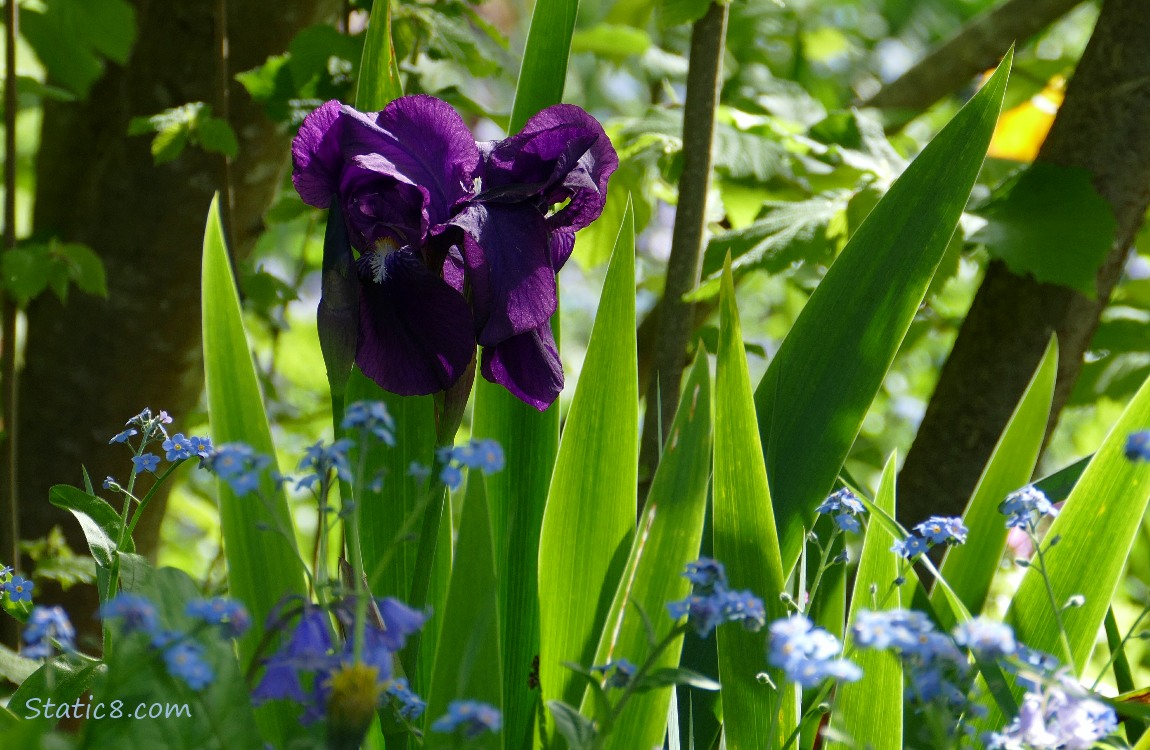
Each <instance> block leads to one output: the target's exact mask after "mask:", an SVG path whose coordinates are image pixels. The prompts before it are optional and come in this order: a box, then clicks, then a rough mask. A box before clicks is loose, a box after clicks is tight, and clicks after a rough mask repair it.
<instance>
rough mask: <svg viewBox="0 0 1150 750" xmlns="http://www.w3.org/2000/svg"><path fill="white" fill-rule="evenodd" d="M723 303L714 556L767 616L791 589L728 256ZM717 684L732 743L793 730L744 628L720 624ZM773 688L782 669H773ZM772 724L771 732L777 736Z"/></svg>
mask: <svg viewBox="0 0 1150 750" xmlns="http://www.w3.org/2000/svg"><path fill="white" fill-rule="evenodd" d="M720 300H721V301H720V306H719V310H720V312H719V316H720V317H719V329H720V330H719V351H718V365H717V370H716V376H715V485H714V486H715V498H714V501H713V502H714V539H715V559H717V560H719V561H720V562H722V563H723V564H724V565H726V567H727V574H728V576H729V577H730V582H731V586H732V587H734V588H735V589H737V590H741V589H750V590H751V591H752V592H753V593H754V594H755V595H756V596H759V597H762V599H763V602H764V604H765V605H766V608H767V618H768V620H775V619H778V618H781V617H786V615H787V613H786V608H785V607H784V606H783V603H782V602H781V601H780V600H779V594H781V593H782V592H784V591H785V590H786V588H785V583H786V578H785V576H784V574H783V563H782V560H781V558H780V556H779V538H778V534H777V532H776V529H775V518H774V512H773V510H772V506H771V491H770V487H769V486H768V483H767V471H766V467H765V465H764V464H763V451H762V448H761V446H760V444H759V433H758V430H757V429H756V425H755V405H754V402H753V401H752V397H751V378H750V375H749V374H748V372H747V355H746V353H745V352H744V349H743V333H742V327H741V325H740V324H739V312H738V309H737V308H736V305H735V287H734V282H733V280H732V276H731V270H730V263H729V261H728V263H727V265H726V267H725V269H724V271H723V278H722V288H721V292H720ZM717 638H718V646H719V682H720V683H722V686H723V690H722V698H723V715H724V717H725V720H724V733H725V735H726V737H727V743H728V745H729V746H730V747H754V748H766V747H782V744H783V741H784V740H785V739H786V737H787V736H789V735H790V733H791V731H792V730H793V729H794V727H795V721H796V718H795V717H796V709H795V700H794V699H795V694H794V691H793V690H783V691H782V692H780V693H778V696H781V698H778V697H775V696H773V695H772V691H771V690H770V688H769V687H768V686H766V685H764V684H762V683H760V682H759V681H758V679H757V678H756V675H757V674H758V673H759V672H762V671H763V670H764V669H766V666H767V665H766V656H765V652H764V650H763V649H764V643H765V641H764V639H763V635H762V634H761V633H751V632H747V631H746V630H743V629H742V628H739V627H725V628H719V629H718V631H717ZM770 674H771V679H772V681H774V683H775V684H776V685H782V684H783V682H784V681H783V677H782V672H780V671H778V670H771V672H770ZM772 728H773V736H772Z"/></svg>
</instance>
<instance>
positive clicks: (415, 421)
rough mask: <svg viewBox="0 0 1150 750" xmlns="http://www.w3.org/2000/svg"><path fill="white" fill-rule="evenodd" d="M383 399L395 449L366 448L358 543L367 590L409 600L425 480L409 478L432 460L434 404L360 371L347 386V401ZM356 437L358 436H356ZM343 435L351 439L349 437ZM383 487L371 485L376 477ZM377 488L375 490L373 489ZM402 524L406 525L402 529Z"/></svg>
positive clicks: (354, 455) (355, 452) (355, 459)
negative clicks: (387, 386)
mask: <svg viewBox="0 0 1150 750" xmlns="http://www.w3.org/2000/svg"><path fill="white" fill-rule="evenodd" d="M356 401H382V402H383V403H384V404H385V405H386V406H387V411H388V413H389V414H391V416H392V418H393V419H394V420H395V446H394V447H388V446H387V445H385V444H383V443H381V442H379V441H376V442H374V443H373V444H372V445H370V446H369V447H368V450H367V456H366V457H365V458H364V459H363V461H364V465H365V466H368V467H371V468H370V472H371V473H370V474H369V475H368V476H367V477H365V482H366V485H367V486H365V487H363V488H361V489H360V492H361V498H362V501H361V505H360V534H359V536H360V543H361V545H362V547H363V560H364V569H365V570H366V572H367V577H368V586H369V587H370V588H371V591H372V593H373V594H374V595H375V596H394V597H397V598H399V599H404V600H406V599H407V596H408V591H409V589H410V587H411V579H412V576H413V575H414V572H415V553H416V547H417V545H416V543H415V542H414V541H411V537H412V535H415V536H418V534H419V524H418V518H415V517H414V516H413V514H414V513H415V511H416V509H417V506H418V505H419V502H420V498H421V497H422V496H423V493H424V492H425V491H426V490H425V488H424V484H425V483H424V482H423V481H422V480H420V479H417V478H416V477H413V476H411V474H410V469H411V465H412V464H413V463H418V464H420V465H422V466H425V467H430V466H431V465H432V463H433V461H434V458H435V406H434V400H433V398H432V397H431V396H397V395H395V394H394V393H388V392H387V391H385V390H383V389H382V388H380V387H379V386H378V385H376V384H375V383H374V382H372V381H371V380H370V379H369V378H368V377H367V376H366V375H364V374H363V373H362V372H360V370H359V368H355V369H353V370H352V373H351V377H350V378H349V379H348V384H347V403H348V404H353V403H355V402H356ZM356 434H358V433H356ZM346 437H354V436H353V435H352V434H351V433H348V434H347V435H346ZM350 461H351V465H352V466H358V465H359V462H360V456H359V446H358V445H354V447H353V448H352V451H351V459H350ZM377 474H378V475H379V476H382V478H383V483H382V484H381V485H379V486H378V488H377V489H373V488H372V487H371V484H372V482H373V480H374V479H375V478H376V475H377ZM377 490H378V491H377ZM405 524H406V525H405Z"/></svg>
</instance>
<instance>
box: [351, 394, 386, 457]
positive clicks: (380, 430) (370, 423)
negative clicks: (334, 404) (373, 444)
mask: <svg viewBox="0 0 1150 750" xmlns="http://www.w3.org/2000/svg"><path fill="white" fill-rule="evenodd" d="M341 426H342V427H343V429H345V430H351V429H359V430H365V431H367V432H370V433H371V434H373V435H375V437H377V438H379V439H380V440H382V441H383V442H384V443H385V444H387V445H389V446H392V447H394V446H395V420H394V419H392V416H391V414H390V413H388V411H387V404H385V403H383V402H382V401H356V402H355V403H353V404H351V405H349V406H348V407H347V409H345V410H344V416H343V423H342V425H341Z"/></svg>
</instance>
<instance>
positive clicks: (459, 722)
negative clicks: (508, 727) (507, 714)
mask: <svg viewBox="0 0 1150 750" xmlns="http://www.w3.org/2000/svg"><path fill="white" fill-rule="evenodd" d="M502 726H503V716H502V714H500V713H499V709H497V708H495V707H494V706H490V705H488V704H486V703H480V702H479V701H452V702H451V704H450V705H449V706H448V707H447V713H446V714H445V715H443V716H440V717H439V718H438V719H436V720H435V722H434V723H432V725H431V731H433V732H441V733H444V734H450V733H452V732H457V731H462V732H463V736H464V737H466V738H467V739H474V738H476V737H478V736H479V735H481V734H483V733H484V732H491V733H495V732H498V731H499V730H500V728H502Z"/></svg>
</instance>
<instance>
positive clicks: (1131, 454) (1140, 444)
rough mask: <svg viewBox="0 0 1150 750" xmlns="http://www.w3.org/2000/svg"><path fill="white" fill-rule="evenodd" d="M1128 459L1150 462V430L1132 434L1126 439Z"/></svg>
mask: <svg viewBox="0 0 1150 750" xmlns="http://www.w3.org/2000/svg"><path fill="white" fill-rule="evenodd" d="M1126 458H1128V459H1129V460H1131V461H1150V430H1140V431H1138V432H1132V433H1130V435H1129V436H1128V437H1127V438H1126Z"/></svg>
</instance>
